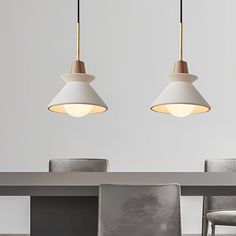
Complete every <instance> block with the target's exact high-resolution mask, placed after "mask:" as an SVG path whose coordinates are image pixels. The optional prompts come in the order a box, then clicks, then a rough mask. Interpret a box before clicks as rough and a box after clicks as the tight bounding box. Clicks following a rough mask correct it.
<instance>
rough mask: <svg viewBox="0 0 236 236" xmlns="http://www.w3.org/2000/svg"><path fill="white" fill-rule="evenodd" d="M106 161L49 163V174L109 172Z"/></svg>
mask: <svg viewBox="0 0 236 236" xmlns="http://www.w3.org/2000/svg"><path fill="white" fill-rule="evenodd" d="M108 167H109V162H108V160H106V159H89V158H73V159H72V158H71V159H54V160H50V161H49V172H107V170H108Z"/></svg>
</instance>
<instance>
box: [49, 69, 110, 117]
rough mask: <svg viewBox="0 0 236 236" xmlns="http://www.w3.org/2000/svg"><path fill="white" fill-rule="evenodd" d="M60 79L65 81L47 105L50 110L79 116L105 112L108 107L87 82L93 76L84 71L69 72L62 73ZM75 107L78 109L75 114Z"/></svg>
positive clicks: (92, 78)
mask: <svg viewBox="0 0 236 236" xmlns="http://www.w3.org/2000/svg"><path fill="white" fill-rule="evenodd" d="M62 79H64V80H65V81H66V82H67V83H66V85H65V86H64V87H63V88H62V89H61V91H60V92H59V93H58V94H57V95H56V97H55V98H54V99H53V100H52V101H51V103H50V104H49V105H48V109H49V110H50V111H53V112H59V113H66V114H69V115H72V116H78V117H79V116H84V115H87V114H92V113H100V112H105V111H106V110H107V109H108V108H107V105H106V104H105V103H104V101H103V100H102V99H101V98H100V97H99V96H98V94H97V93H96V91H95V90H94V89H93V88H92V87H91V85H90V84H89V83H90V82H91V81H92V80H94V79H95V77H94V76H92V75H88V74H84V73H70V74H66V75H63V76H62ZM78 108H79V109H78ZM76 109H78V110H79V113H78V114H77V115H76ZM70 110H71V113H70Z"/></svg>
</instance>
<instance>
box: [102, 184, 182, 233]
mask: <svg viewBox="0 0 236 236" xmlns="http://www.w3.org/2000/svg"><path fill="white" fill-rule="evenodd" d="M98 231H99V233H98V236H156V235H158V236H181V217H180V187H179V185H177V184H168V185H101V186H100V194H99V227H98Z"/></svg>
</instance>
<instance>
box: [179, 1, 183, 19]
mask: <svg viewBox="0 0 236 236" xmlns="http://www.w3.org/2000/svg"><path fill="white" fill-rule="evenodd" d="M180 23H183V1H182V0H180Z"/></svg>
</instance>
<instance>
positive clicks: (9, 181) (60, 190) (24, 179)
mask: <svg viewBox="0 0 236 236" xmlns="http://www.w3.org/2000/svg"><path fill="white" fill-rule="evenodd" d="M163 183H178V184H180V186H181V190H182V195H188V196H202V195H236V172H235V173H233V172H227V173H226V172H212V173H203V172H107V173H102V172H100V173H99V172H80V173H75V172H74V173H48V172H1V173H0V195H30V196H52V195H53V196H57V195H58V196H75V195H76V196H77V195H81V196H97V195H98V186H99V185H100V184H128V185H129V184H130V185H132V184H135V185H136V184H163Z"/></svg>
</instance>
